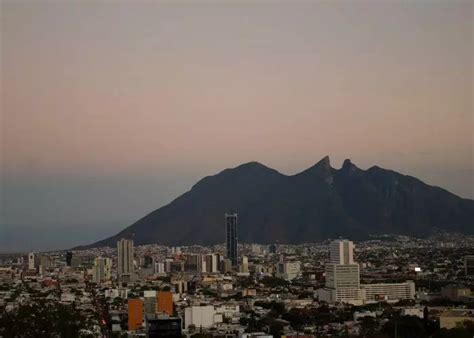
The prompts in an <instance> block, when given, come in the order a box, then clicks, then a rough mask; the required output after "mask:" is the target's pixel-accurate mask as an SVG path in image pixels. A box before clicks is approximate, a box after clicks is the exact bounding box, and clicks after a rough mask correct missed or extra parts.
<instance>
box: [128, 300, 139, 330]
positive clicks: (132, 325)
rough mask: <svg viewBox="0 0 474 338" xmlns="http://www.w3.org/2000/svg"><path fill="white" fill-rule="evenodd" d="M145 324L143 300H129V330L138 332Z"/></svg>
mask: <svg viewBox="0 0 474 338" xmlns="http://www.w3.org/2000/svg"><path fill="white" fill-rule="evenodd" d="M142 322H143V301H142V300H141V299H132V298H129V299H128V329H129V330H130V331H134V330H138V329H140V328H141V327H142Z"/></svg>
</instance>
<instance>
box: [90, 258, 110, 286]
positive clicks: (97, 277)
mask: <svg viewBox="0 0 474 338" xmlns="http://www.w3.org/2000/svg"><path fill="white" fill-rule="evenodd" d="M111 274H112V260H111V259H110V258H105V257H96V258H95V259H94V267H93V268H92V281H93V282H94V283H97V284H100V283H102V282H105V281H108V280H110V277H111Z"/></svg>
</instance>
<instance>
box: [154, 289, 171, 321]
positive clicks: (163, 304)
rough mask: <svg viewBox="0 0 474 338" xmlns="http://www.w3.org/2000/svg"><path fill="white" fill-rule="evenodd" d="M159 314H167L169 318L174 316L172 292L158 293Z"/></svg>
mask: <svg viewBox="0 0 474 338" xmlns="http://www.w3.org/2000/svg"><path fill="white" fill-rule="evenodd" d="M157 310H158V312H159V313H166V314H167V315H168V316H172V315H173V294H172V293H171V292H170V291H160V292H158V308H157Z"/></svg>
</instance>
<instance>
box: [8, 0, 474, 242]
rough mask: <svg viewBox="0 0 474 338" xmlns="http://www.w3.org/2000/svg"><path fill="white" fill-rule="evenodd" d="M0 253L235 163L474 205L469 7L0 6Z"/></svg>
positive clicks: (75, 231) (161, 198)
mask: <svg viewBox="0 0 474 338" xmlns="http://www.w3.org/2000/svg"><path fill="white" fill-rule="evenodd" d="M0 3H1V5H0V6H1V7H0V8H1V18H0V22H1V26H0V28H1V30H0V32H1V35H0V37H1V40H0V42H1V44H0V47H1V49H0V56H1V69H0V71H1V74H0V75H1V86H2V88H1V94H2V97H1V113H2V128H1V133H2V135H1V137H2V138H1V140H2V148H1V155H2V158H1V161H2V162H1V170H2V188H1V193H2V203H1V206H2V210H1V214H0V215H1V219H0V227H1V229H0V250H1V249H3V250H11V249H16V248H18V249H44V248H60V247H65V246H66V247H67V246H69V245H75V244H80V243H87V242H89V241H95V240H98V239H100V238H102V237H105V236H107V235H111V234H113V233H115V232H117V231H119V230H121V229H122V228H124V227H125V226H127V225H129V224H130V223H131V222H133V221H135V220H137V219H138V218H140V217H142V216H144V215H145V214H146V213H148V212H149V211H151V210H153V209H155V208H157V207H159V206H162V205H163V204H165V203H167V202H169V201H170V200H171V199H172V198H174V197H176V196H178V195H179V194H181V193H182V192H184V191H186V190H188V189H189V188H190V187H191V185H192V184H193V183H195V182H196V181H197V180H198V179H199V178H201V177H203V176H206V175H209V174H214V173H216V172H218V171H220V170H222V169H224V168H227V167H233V166H236V165H238V164H240V163H243V162H248V161H251V160H257V161H260V162H262V163H264V164H266V165H268V166H271V167H274V168H275V169H277V170H279V171H281V172H283V173H287V174H292V173H296V172H298V171H300V170H303V169H305V168H306V167H308V166H310V165H312V164H314V163H315V162H316V161H318V160H319V159H320V158H322V157H323V156H324V155H327V154H328V155H330V156H331V159H332V163H333V166H335V167H339V166H340V164H341V161H342V160H343V159H344V158H351V159H352V160H353V162H355V163H356V164H357V165H359V166H360V167H362V168H367V167H370V166H372V165H375V164H377V165H379V166H382V167H387V168H391V169H394V170H397V171H400V172H402V173H405V174H410V175H413V176H416V177H418V178H420V179H422V180H424V181H425V182H427V183H429V184H433V185H439V186H442V187H444V188H446V189H448V190H450V191H452V192H454V193H456V194H459V195H460V196H462V197H467V198H473V197H474V192H473V186H474V160H473V142H474V136H473V130H474V118H473V114H474V113H473V107H474V101H473V78H474V66H473V62H474V61H473V60H474V32H473V30H474V28H473V22H474V2H473V1H463V2H461V1H448V0H446V1H405V0H404V1H395V0H393V1H388V0H381V1H370V2H368V1H356V0H353V1H331V2H330V1H327V2H322V1H321V2H318V1H305V2H303V1H286V2H285V1H259V2H254V3H251V2H250V1H240V2H230V1H220V2H201V3H198V2H196V1H189V2H186V1H173V2H171V1H170V2H140V1H128V2H118V1H59V0H58V1H40V0H35V1H13V0H10V1H5V0H2V1H0Z"/></svg>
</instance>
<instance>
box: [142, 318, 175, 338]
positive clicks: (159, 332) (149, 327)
mask: <svg viewBox="0 0 474 338" xmlns="http://www.w3.org/2000/svg"><path fill="white" fill-rule="evenodd" d="M145 328H146V336H147V338H158V337H181V335H182V333H181V318H178V317H169V316H163V315H156V314H155V315H146V316H145Z"/></svg>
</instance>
